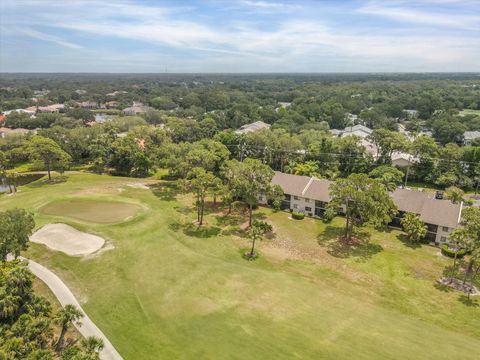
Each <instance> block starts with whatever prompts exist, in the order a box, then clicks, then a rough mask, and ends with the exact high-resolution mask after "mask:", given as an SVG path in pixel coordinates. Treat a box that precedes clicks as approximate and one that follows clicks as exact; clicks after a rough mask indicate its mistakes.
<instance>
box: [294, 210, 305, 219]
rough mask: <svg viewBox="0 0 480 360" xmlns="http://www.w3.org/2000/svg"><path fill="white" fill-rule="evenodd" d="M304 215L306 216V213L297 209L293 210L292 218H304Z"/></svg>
mask: <svg viewBox="0 0 480 360" xmlns="http://www.w3.org/2000/svg"><path fill="white" fill-rule="evenodd" d="M304 217H305V214H304V213H301V212H297V211H293V212H292V219H295V220H303V218H304Z"/></svg>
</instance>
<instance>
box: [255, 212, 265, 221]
mask: <svg viewBox="0 0 480 360" xmlns="http://www.w3.org/2000/svg"><path fill="white" fill-rule="evenodd" d="M252 218H253V220H265V219H266V218H267V214H265V213H264V212H261V211H258V212H254V213H253V214H252Z"/></svg>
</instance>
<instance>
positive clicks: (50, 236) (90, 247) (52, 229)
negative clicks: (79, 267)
mask: <svg viewBox="0 0 480 360" xmlns="http://www.w3.org/2000/svg"><path fill="white" fill-rule="evenodd" d="M30 240H31V241H33V242H35V243H38V244H44V245H46V246H48V247H49V248H50V249H52V250H57V251H61V252H64V253H65V254H67V255H88V254H91V253H94V252H95V251H97V250H98V249H100V248H101V247H102V246H103V244H104V243H105V240H104V239H103V238H101V237H100V236H97V235H92V234H88V233H84V232H82V231H78V230H77V229H74V228H73V227H71V226H69V225H66V224H47V225H45V226H44V227H42V228H41V229H39V230H38V231H36V232H35V233H34V234H33V235H32V237H31V238H30Z"/></svg>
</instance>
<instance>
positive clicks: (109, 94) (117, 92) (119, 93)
mask: <svg viewBox="0 0 480 360" xmlns="http://www.w3.org/2000/svg"><path fill="white" fill-rule="evenodd" d="M121 94H127V92H126V91H118V90H116V91H114V92H111V93H108V94H107V96H117V95H121Z"/></svg>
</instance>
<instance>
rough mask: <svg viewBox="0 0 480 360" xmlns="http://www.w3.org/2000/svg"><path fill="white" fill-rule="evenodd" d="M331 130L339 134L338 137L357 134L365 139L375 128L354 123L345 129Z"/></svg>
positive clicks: (334, 133) (333, 133)
mask: <svg viewBox="0 0 480 360" xmlns="http://www.w3.org/2000/svg"><path fill="white" fill-rule="evenodd" d="M330 132H331V133H332V135H334V136H338V137H345V136H351V135H355V136H358V137H361V138H363V139H364V138H366V137H367V136H369V135H370V134H371V133H372V132H373V130H372V129H370V128H368V127H366V126H364V125H353V126H347V127H346V128H345V129H343V130H336V129H333V130H330Z"/></svg>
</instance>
